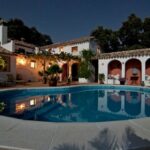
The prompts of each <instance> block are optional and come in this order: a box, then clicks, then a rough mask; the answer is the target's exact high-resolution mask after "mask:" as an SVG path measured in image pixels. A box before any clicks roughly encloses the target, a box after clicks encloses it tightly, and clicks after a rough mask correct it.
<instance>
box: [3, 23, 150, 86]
mask: <svg viewBox="0 0 150 150" xmlns="http://www.w3.org/2000/svg"><path fill="white" fill-rule="evenodd" d="M0 43H1V49H2V50H3V51H7V55H8V52H9V55H11V57H13V59H12V60H11V61H13V62H11V61H7V63H8V65H7V67H8V66H14V67H12V68H14V71H13V72H12V70H11V73H12V74H13V76H14V77H16V75H19V76H20V77H21V78H22V79H23V80H25V81H40V80H41V77H40V76H39V74H38V72H39V71H42V70H43V67H45V68H47V67H50V66H51V64H52V62H53V60H50V59H51V58H46V57H41V58H36V57H34V56H36V54H42V53H47V54H51V55H55V54H56V55H57V54H61V53H66V54H71V55H72V56H78V57H81V52H82V50H84V49H90V50H92V51H93V52H94V53H95V54H96V57H95V58H94V59H92V69H93V72H94V73H93V74H94V75H93V78H92V79H91V80H90V81H92V82H93V81H94V82H98V74H104V76H105V79H104V83H105V84H120V83H121V84H126V85H141V84H144V85H146V86H150V59H149V57H150V49H137V50H130V51H121V52H113V53H101V51H100V49H99V47H98V45H97V43H96V41H95V39H94V38H93V37H83V38H78V39H74V40H70V41H66V42H61V43H54V44H51V45H46V46H42V47H36V46H35V45H33V44H29V43H26V42H24V41H23V40H22V41H18V40H10V41H9V40H8V37H7V26H6V25H5V22H4V21H1V22H0ZM14 53H15V54H16V55H14ZM15 59H16V60H15ZM55 61H56V63H57V64H58V65H59V66H60V67H61V68H62V69H63V72H62V74H61V75H60V81H66V80H67V78H68V77H72V81H78V68H79V61H78V60H74V59H71V60H69V61H68V60H62V59H59V60H55ZM15 62H16V64H15ZM43 65H44V66H43ZM8 68H9V67H8ZM5 70H9V69H5ZM1 72H2V71H1ZM5 72H6V71H5ZM3 74H6V73H3ZM121 81H122V82H121ZM123 81H124V83H123Z"/></svg>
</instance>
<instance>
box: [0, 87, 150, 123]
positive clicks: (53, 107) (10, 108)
mask: <svg viewBox="0 0 150 150" xmlns="http://www.w3.org/2000/svg"><path fill="white" fill-rule="evenodd" d="M0 102H3V103H4V104H5V107H4V109H3V111H2V112H0V114H1V115H5V116H11V117H15V118H20V119H25V120H38V121H49V122H102V121H115V120H127V119H134V118H143V117H149V116H150V89H148V88H140V87H126V86H124V87H123V86H77V87H65V88H41V89H39V88H35V89H18V90H9V91H1V92H0Z"/></svg>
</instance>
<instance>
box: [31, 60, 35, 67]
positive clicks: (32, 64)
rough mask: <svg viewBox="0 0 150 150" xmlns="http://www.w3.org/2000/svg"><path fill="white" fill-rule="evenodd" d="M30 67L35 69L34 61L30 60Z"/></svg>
mask: <svg viewBox="0 0 150 150" xmlns="http://www.w3.org/2000/svg"><path fill="white" fill-rule="evenodd" d="M30 66H31V68H35V67H36V62H35V61H34V60H32V61H31V64H30Z"/></svg>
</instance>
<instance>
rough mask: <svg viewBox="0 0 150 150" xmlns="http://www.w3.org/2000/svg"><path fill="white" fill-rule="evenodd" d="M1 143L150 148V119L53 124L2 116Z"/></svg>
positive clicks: (61, 149) (72, 149)
mask: <svg viewBox="0 0 150 150" xmlns="http://www.w3.org/2000/svg"><path fill="white" fill-rule="evenodd" d="M0 145H2V146H9V147H18V148H24V149H34V150H101V149H102V150H108V149H109V150H115V149H116V150H127V149H128V150H131V149H133V150H137V149H139V148H142V149H144V148H145V149H146V150H147V149H148V150H149V149H150V119H149V118H144V119H137V120H136V119H134V120H129V121H116V122H102V123H49V122H39V121H24V120H18V119H13V118H9V117H3V116H0ZM0 148H1V149H2V148H3V149H4V147H1V146H0ZM1 149H0V150H1Z"/></svg>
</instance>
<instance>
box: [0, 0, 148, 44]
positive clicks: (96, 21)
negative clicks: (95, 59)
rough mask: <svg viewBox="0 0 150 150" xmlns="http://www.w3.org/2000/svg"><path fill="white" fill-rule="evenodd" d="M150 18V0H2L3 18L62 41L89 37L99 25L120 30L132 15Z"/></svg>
mask: <svg viewBox="0 0 150 150" xmlns="http://www.w3.org/2000/svg"><path fill="white" fill-rule="evenodd" d="M131 13H135V14H136V15H137V16H139V17H141V18H145V17H150V0H0V17H1V18H4V19H6V20H7V19H10V18H19V19H22V20H23V21H24V23H25V24H26V25H28V26H29V27H32V26H35V27H36V28H37V29H38V30H39V31H40V32H42V33H45V34H48V35H50V36H51V38H52V40H53V42H60V41H66V40H71V39H74V38H79V37H82V36H87V35H89V34H90V33H91V31H92V30H94V29H95V28H96V27H97V26H98V25H102V26H104V27H106V28H111V29H118V28H119V27H120V26H121V23H122V22H123V21H125V20H126V19H127V17H128V16H129V15H130V14H131Z"/></svg>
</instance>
